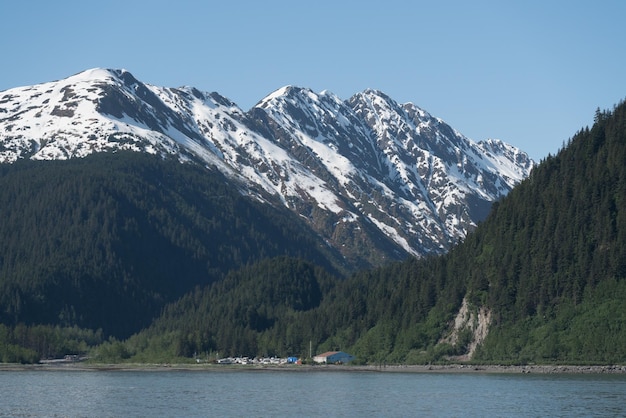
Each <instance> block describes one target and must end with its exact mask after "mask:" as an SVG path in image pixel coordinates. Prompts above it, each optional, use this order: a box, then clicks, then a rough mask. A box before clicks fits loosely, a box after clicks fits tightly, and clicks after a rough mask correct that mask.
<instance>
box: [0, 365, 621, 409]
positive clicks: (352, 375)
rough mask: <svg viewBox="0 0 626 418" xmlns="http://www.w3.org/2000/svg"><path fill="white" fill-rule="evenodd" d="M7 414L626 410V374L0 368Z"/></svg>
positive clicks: (0, 395) (0, 403)
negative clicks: (16, 369)
mask: <svg viewBox="0 0 626 418" xmlns="http://www.w3.org/2000/svg"><path fill="white" fill-rule="evenodd" d="M0 416H2V417H213V416H215V417H355V416H357V417H413V416H420V417H423V416H426V417H428V416H446V417H487V416H499V417H512V416H528V417H546V416H551V417H557V416H561V417H573V416H585V417H588V416H607V417H616V416H626V375H623V374H622V375H601V374H597V375H575V374H554V375H532V374H480V373H398V372H393V373H385V372H375V371H370V372H362V371H359V372H352V371H306V372H294V371H257V370H253V371H216V370H210V371H154V370H153V371H96V370H91V371H72V370H58V371H42V370H19V371H0Z"/></svg>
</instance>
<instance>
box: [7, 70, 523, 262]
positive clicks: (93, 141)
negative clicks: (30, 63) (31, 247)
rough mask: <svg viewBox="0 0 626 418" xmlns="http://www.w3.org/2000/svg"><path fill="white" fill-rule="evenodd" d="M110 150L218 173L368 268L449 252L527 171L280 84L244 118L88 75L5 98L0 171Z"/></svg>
mask: <svg viewBox="0 0 626 418" xmlns="http://www.w3.org/2000/svg"><path fill="white" fill-rule="evenodd" d="M115 150H132V151H137V152H147V153H151V154H169V155H175V156H177V157H178V158H179V159H180V160H181V161H183V162H184V161H197V162H201V163H202V164H204V165H211V166H216V167H217V168H218V169H219V170H220V171H222V172H223V173H225V174H226V175H227V176H228V177H229V178H231V179H235V180H237V181H238V182H239V184H240V185H241V186H240V187H241V189H242V190H246V189H248V190H249V191H250V192H252V193H253V194H255V195H257V193H256V192H254V191H255V190H257V191H259V190H262V191H263V193H265V194H266V195H268V194H269V195H273V196H275V197H277V198H278V201H280V202H282V205H283V206H284V207H287V208H289V209H290V210H293V211H295V212H297V213H298V215H300V216H301V217H302V218H304V219H305V220H306V221H307V222H309V223H310V225H312V226H313V227H314V228H315V229H316V230H317V231H318V233H320V234H321V235H322V236H324V237H325V239H326V240H327V242H328V243H329V245H332V246H334V247H335V248H337V249H338V250H339V251H342V253H343V254H344V255H345V256H346V258H350V259H352V260H353V261H355V262H356V263H362V264H364V265H365V264H376V263H378V262H380V261H382V260H385V259H389V258H402V257H403V256H405V255H406V254H407V253H408V254H413V255H416V256H422V255H426V254H432V253H442V252H445V251H447V249H448V248H450V246H451V245H452V244H454V243H455V242H456V241H458V240H459V239H462V238H463V237H464V236H465V235H466V234H467V232H468V231H469V230H471V229H472V228H473V227H474V226H475V225H476V223H477V222H478V221H479V220H481V219H482V217H484V216H485V215H486V212H487V210H488V208H489V206H490V204H491V202H493V201H494V200H497V199H499V198H500V197H502V196H504V195H505V194H506V193H508V191H509V190H511V188H512V187H514V186H515V184H517V183H518V182H519V181H521V180H522V179H523V178H525V177H526V176H528V174H529V173H530V170H531V169H532V168H533V166H534V162H533V161H532V160H531V159H530V158H529V157H528V155H527V154H526V153H524V152H522V151H520V150H519V149H517V148H515V147H513V146H511V145H508V144H505V143H504V142H502V141H499V140H495V139H489V140H486V141H481V142H478V143H476V142H473V141H471V140H470V139H468V138H466V137H464V136H463V135H462V134H460V133H458V132H457V131H455V130H454V129H453V128H451V127H450V126H448V125H447V124H445V122H443V121H442V120H440V119H438V118H435V117H433V116H431V115H430V114H428V112H426V111H425V110H422V109H420V108H419V107H417V106H415V105H413V104H412V103H406V104H398V103H396V102H395V101H394V100H393V99H391V98H390V97H388V96H386V95H385V94H384V93H382V92H380V91H376V90H365V91H364V92H362V93H358V94H356V95H354V96H353V97H351V98H350V99H348V100H345V101H344V100H341V99H340V98H339V97H337V96H335V95H334V94H333V93H331V92H328V91H324V92H321V93H315V92H313V91H311V90H310V89H305V88H300V87H294V86H286V87H283V88H280V89H278V90H276V91H275V92H273V93H271V94H270V95H268V96H267V97H265V98H264V99H262V100H261V101H260V102H259V103H258V104H257V105H256V106H254V107H253V108H252V109H250V110H249V111H248V112H244V111H243V110H241V109H240V108H239V107H238V106H237V105H236V104H234V103H232V102H231V101H230V100H228V99H227V98H225V97H222V96H220V95H219V94H217V93H207V92H200V91H198V90H197V89H195V88H192V87H181V88H164V87H157V86H152V85H149V84H145V83H142V82H140V81H139V80H137V79H135V78H134V77H133V75H132V74H130V73H129V72H128V71H125V70H105V69H93V70H88V71H85V72H82V73H79V74H76V75H74V76H71V77H68V78H66V79H64V80H60V81H56V82H49V83H43V84H39V85H35V86H28V87H21V88H15V89H10V90H6V91H3V92H0V162H2V163H12V162H14V161H16V160H17V159H20V158H31V159H36V160H46V159H67V158H75V157H84V156H86V155H89V154H91V153H94V152H112V151H115ZM266 201H267V202H268V204H270V202H273V201H276V199H269V200H266Z"/></svg>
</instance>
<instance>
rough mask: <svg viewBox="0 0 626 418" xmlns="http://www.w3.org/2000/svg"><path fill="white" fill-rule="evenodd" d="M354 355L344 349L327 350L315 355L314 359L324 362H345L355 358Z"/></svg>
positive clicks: (317, 361)
mask: <svg viewBox="0 0 626 418" xmlns="http://www.w3.org/2000/svg"><path fill="white" fill-rule="evenodd" d="M354 358H355V357H354V356H353V355H351V354H348V353H344V352H343V351H327V352H326V353H322V354H318V355H317V356H315V357H313V361H314V362H316V363H323V364H345V363H350V362H351V361H352V360H354Z"/></svg>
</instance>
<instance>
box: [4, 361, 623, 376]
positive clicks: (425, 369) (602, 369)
mask: <svg viewBox="0 0 626 418" xmlns="http://www.w3.org/2000/svg"><path fill="white" fill-rule="evenodd" d="M4 371H7V372H8V371H77V372H80V371H92V372H97V371H120V372H123V371H146V372H149V371H199V372H237V371H258V372H263V371H267V372H272V371H289V372H377V373H451V374H454V373H464V374H465V373H475V374H498V373H501V374H626V366H625V365H603V366H597V365H588V366H580V365H578V366H571V365H547V364H546V365H525V366H505V365H468V364H445V365H387V366H374V365H367V366H350V365H269V366H257V365H218V364H144V363H128V364H126V363H118V364H99V363H85V362H63V363H48V364H41V363H40V364H13V363H0V372H4Z"/></svg>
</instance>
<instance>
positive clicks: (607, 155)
mask: <svg viewBox="0 0 626 418" xmlns="http://www.w3.org/2000/svg"><path fill="white" fill-rule="evenodd" d="M624 162H626V106H625V105H624V104H621V105H619V106H617V107H616V108H615V109H614V110H613V111H612V112H598V113H597V116H596V123H595V124H594V126H593V127H592V128H591V129H589V128H585V129H583V130H581V131H580V132H579V133H577V134H576V135H575V136H574V137H573V138H572V139H571V141H570V142H569V143H568V145H567V147H565V148H564V149H563V150H562V151H560V152H559V154H558V155H556V156H549V157H548V158H547V159H546V160H545V161H544V162H543V163H542V164H541V165H540V166H539V167H538V168H536V169H535V171H533V173H532V175H531V176H530V178H529V179H528V180H526V181H524V182H523V183H522V184H521V185H520V186H518V187H517V188H516V189H514V190H513V192H512V193H511V194H510V195H509V196H508V197H506V198H504V199H503V200H502V201H501V202H500V203H499V204H498V205H496V207H495V208H494V210H493V211H492V213H491V215H490V216H489V218H488V219H487V220H486V221H485V222H484V223H483V224H482V225H480V226H479V228H478V229H477V231H476V232H475V233H473V234H470V236H469V237H468V238H467V240H466V241H465V242H464V243H462V244H460V245H458V246H457V247H456V248H455V249H453V250H452V251H451V252H450V253H449V254H448V255H446V256H443V257H433V258H429V259H426V260H421V261H418V260H415V259H409V260H407V261H406V262H404V263H395V264H392V265H388V266H386V267H382V268H379V269H375V270H372V271H365V272H361V273H358V274H355V275H353V276H352V277H350V278H349V279H348V280H346V281H341V282H337V281H335V282H334V283H335V285H334V286H328V287H325V286H322V287H321V289H327V290H326V291H324V292H323V293H322V297H321V300H320V302H319V306H317V305H316V304H313V305H310V306H308V307H307V308H304V309H293V308H290V307H289V303H288V302H287V301H283V300H282V299H279V300H276V299H275V296H276V292H277V291H278V290H277V289H281V288H282V286H285V289H288V288H290V286H286V283H290V282H289V280H299V279H298V277H299V275H298V274H293V272H292V271H291V270H290V269H289V268H284V267H285V265H284V263H278V264H276V265H275V267H274V270H271V271H272V272H271V273H269V274H268V272H267V271H266V270H267V266H260V267H254V268H252V269H251V270H248V271H247V272H246V273H242V272H240V273H238V275H236V276H233V277H231V278H230V281H228V282H224V283H222V284H220V285H214V286H213V287H211V288H209V289H206V290H203V291H198V292H196V293H194V294H193V295H190V296H187V297H186V298H184V299H182V300H181V301H179V302H178V303H177V304H175V305H173V306H171V307H169V308H168V309H167V310H166V311H165V312H164V315H163V317H162V318H161V319H159V321H158V322H157V324H158V325H155V326H153V327H152V328H151V329H150V330H149V331H148V332H146V333H143V334H141V335H140V336H138V337H135V338H134V339H131V340H130V341H132V344H130V346H129V347H128V351H127V354H128V356H129V357H130V356H132V355H139V356H141V355H142V354H141V353H144V354H145V353H146V348H145V347H147V346H150V344H148V343H147V341H148V336H151V338H155V336H157V335H161V336H162V335H167V333H170V334H169V338H170V339H171V340H172V341H176V343H172V344H170V345H169V346H168V345H167V344H165V346H168V347H169V348H170V349H171V351H170V353H171V354H172V355H189V354H190V353H191V352H198V353H199V352H210V351H219V352H222V353H229V354H242V355H257V354H276V355H289V354H297V355H303V356H306V355H307V352H308V344H309V342H310V341H312V344H313V347H314V349H315V350H317V351H323V350H327V349H343V350H350V351H351V352H352V353H354V354H355V355H357V357H358V359H359V360H360V361H363V362H417V363H423V362H431V361H441V360H445V359H452V360H453V359H455V358H457V357H455V356H457V355H462V354H465V353H466V352H467V350H468V347H469V345H470V344H471V343H472V340H473V339H474V338H475V335H474V333H473V327H474V326H475V324H471V325H469V326H467V327H465V328H462V329H460V330H457V335H456V336H455V337H454V338H452V339H450V338H448V339H446V337H449V333H450V328H451V323H452V320H453V318H454V316H455V315H456V313H457V311H458V310H459V308H460V306H461V303H462V301H463V299H465V301H466V302H467V304H468V306H469V310H470V312H472V313H474V314H475V313H476V312H477V311H478V310H479V309H482V310H483V312H486V313H487V314H488V318H489V321H490V322H489V334H488V336H487V338H486V340H485V341H484V343H483V344H482V345H481V346H479V347H478V349H477V350H476V352H475V353H474V356H473V360H474V361H479V362H498V363H501V362H512V363H528V362H543V363H545V362H577V363H595V362H598V363H608V362H624V361H626V309H624V301H625V300H626V280H625V276H626V235H625V234H626V213H625V212H626V210H625V209H624V206H625V204H626V200H625V199H626V165H625V164H624ZM275 263H276V261H275ZM309 268H310V269H312V267H309ZM255 269H256V270H255ZM283 275H284V276H283ZM244 276H245V277H246V279H245V280H244V279H243V278H242V277H244ZM237 277H238V278H237ZM275 281H276V282H275ZM225 283H229V285H228V286H226V285H225ZM267 283H282V285H280V286H279V285H277V284H276V285H274V286H273V287H272V286H269V287H268V285H267ZM328 283H333V281H330V282H328ZM255 284H256V285H255ZM293 286H294V285H293V284H292V285H291V288H293ZM246 295H248V296H246ZM250 295H254V296H253V297H251V296H250ZM315 300H316V301H317V297H315ZM268 309H270V311H271V312H272V314H271V315H270V316H268V315H267V312H268ZM260 313H262V314H260ZM202 333H204V334H202ZM172 334H174V336H172ZM201 335H203V336H201ZM229 335H230V336H232V335H236V336H238V337H237V338H231V337H229ZM139 341H143V342H142V343H141V344H140V343H139ZM162 343H163V342H162V341H161V344H162ZM154 346H155V345H153V346H152V348H150V350H153V349H154ZM161 346H163V345H161ZM142 347H143V348H142Z"/></svg>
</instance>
